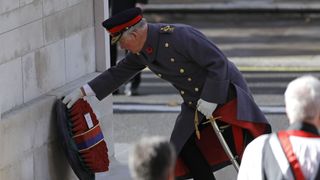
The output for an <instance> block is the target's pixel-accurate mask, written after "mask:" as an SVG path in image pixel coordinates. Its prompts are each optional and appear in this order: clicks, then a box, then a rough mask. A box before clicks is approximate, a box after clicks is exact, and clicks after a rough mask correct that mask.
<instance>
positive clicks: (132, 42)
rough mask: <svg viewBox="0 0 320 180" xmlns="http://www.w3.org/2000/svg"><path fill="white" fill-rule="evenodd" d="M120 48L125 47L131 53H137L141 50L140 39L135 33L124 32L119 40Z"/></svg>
mask: <svg viewBox="0 0 320 180" xmlns="http://www.w3.org/2000/svg"><path fill="white" fill-rule="evenodd" d="M119 44H120V47H121V49H126V50H128V51H130V52H131V53H138V52H140V50H141V44H140V39H139V38H138V36H137V34H134V33H128V34H124V35H123V36H122V37H121V39H120V41H119Z"/></svg>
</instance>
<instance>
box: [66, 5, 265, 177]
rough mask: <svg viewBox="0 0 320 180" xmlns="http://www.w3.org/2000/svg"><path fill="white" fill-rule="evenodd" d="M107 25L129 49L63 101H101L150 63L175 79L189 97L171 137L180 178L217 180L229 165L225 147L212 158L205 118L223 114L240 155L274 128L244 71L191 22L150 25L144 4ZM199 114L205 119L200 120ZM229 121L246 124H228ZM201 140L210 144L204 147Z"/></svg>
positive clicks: (161, 74) (167, 77) (165, 76)
mask: <svg viewBox="0 0 320 180" xmlns="http://www.w3.org/2000/svg"><path fill="white" fill-rule="evenodd" d="M103 26H104V27H105V28H106V30H107V31H108V32H109V33H110V35H111V36H112V41H113V42H117V41H119V43H120V46H121V48H124V49H127V50H128V51H129V53H128V54H127V56H126V57H125V58H124V59H123V60H121V61H120V62H119V63H118V64H117V65H116V66H113V67H111V68H110V69H108V70H106V71H105V72H103V73H102V74H100V75H99V76H98V77H96V78H95V79H93V80H92V81H90V82H89V83H88V84H86V85H84V86H82V87H81V88H79V89H76V90H75V91H73V92H72V93H71V94H69V95H68V96H66V97H65V98H64V100H63V102H64V103H66V104H67V106H68V107H71V106H72V104H73V103H74V102H75V101H76V100H77V99H79V98H82V97H84V96H92V95H95V96H96V97H97V98H98V99H99V100H101V99H103V98H104V97H106V96H107V95H109V94H110V93H112V92H113V91H114V90H115V89H117V88H118V87H119V86H120V85H121V84H123V83H125V82H126V81H128V80H129V79H130V78H131V77H133V76H134V75H135V74H136V73H138V72H140V71H141V70H143V69H144V68H146V67H148V68H149V69H150V70H151V71H152V72H154V73H155V74H157V75H158V76H159V78H162V79H164V80H166V81H168V82H170V83H171V84H172V85H173V86H174V87H175V88H176V89H177V90H178V91H179V93H180V95H181V96H182V98H183V103H182V104H181V112H180V114H179V115H178V117H177V119H176V122H175V125H174V129H173V132H172V135H171V139H170V141H171V142H172V143H173V144H174V146H175V149H176V151H177V154H178V156H179V159H181V161H180V162H182V164H183V165H182V164H181V163H178V164H177V167H176V176H179V177H187V176H188V175H189V177H193V178H194V179H195V180H207V179H208V180H209V179H210V180H212V179H214V176H213V174H212V171H213V170H217V169H219V168H221V167H223V166H225V165H226V164H223V163H222V161H221V159H219V158H220V157H224V156H225V155H220V154H219V152H220V153H221V151H211V150H210V152H212V153H211V156H210V158H211V157H212V158H211V159H210V158H209V159H208V157H209V156H207V155H206V154H208V153H206V150H205V149H207V147H206V146H205V145H206V144H207V141H206V139H207V138H206V137H208V136H207V135H206V134H203V133H202V132H204V130H203V127H202V126H203V125H202V122H204V121H206V119H209V118H211V117H212V115H213V116H220V117H221V119H220V120H221V121H219V122H220V123H219V125H221V126H224V127H227V128H226V132H230V134H233V135H232V136H227V137H226V139H227V140H228V142H230V143H229V144H230V145H231V149H233V152H236V153H237V155H238V156H239V157H240V156H241V153H242V150H243V146H245V145H246V143H247V141H249V140H248V139H250V137H249V136H251V139H252V137H256V136H258V135H261V134H263V133H266V132H270V126H269V124H268V122H267V120H266V118H265V117H264V115H263V113H262V112H261V111H260V109H259V108H258V106H257V105H256V103H255V102H254V100H253V97H252V95H251V92H250V90H249V89H248V87H247V85H246V82H245V80H244V78H243V77H242V75H241V73H240V72H239V71H238V70H237V68H236V67H235V65H234V64H233V63H232V62H230V61H229V60H228V59H227V58H226V57H225V56H224V54H223V53H222V52H221V51H220V50H219V49H218V48H217V47H216V46H215V45H214V44H213V43H212V42H210V41H209V40H208V39H207V38H206V37H205V36H204V35H203V34H202V33H201V32H199V31H197V30H196V29H194V28H192V27H190V26H188V25H181V24H174V25H169V24H151V23H146V21H145V19H143V18H142V14H141V10H140V9H139V8H133V9H129V10H127V11H124V12H122V13H119V14H117V15H115V16H113V17H111V18H109V19H107V20H105V21H104V22H103ZM197 111H199V112H201V113H198V112H197ZM195 115H196V117H197V119H199V123H195ZM226 124H232V125H235V126H234V127H240V128H231V127H229V128H228V126H225V125H226ZM198 125H199V126H198ZM241 128H244V129H247V130H242V129H241ZM199 129H200V131H201V138H200V134H199ZM211 131H212V128H211ZM195 132H197V133H195ZM237 133H238V134H237ZM195 134H198V138H197V137H196V135H195ZM213 137H214V136H213ZM233 137H234V138H235V139H234V138H233ZM242 137H243V138H242ZM214 138H215V139H216V137H214ZM244 139H245V140H244ZM201 142H202V145H204V146H202V148H198V146H201ZM203 142H205V143H203ZM209 142H216V143H215V144H213V145H212V146H211V147H212V148H213V150H215V149H214V148H219V149H221V145H220V144H218V141H214V139H212V141H211V138H209V141H208V143H209ZM231 142H235V143H231ZM238 142H241V143H240V145H239V143H238ZM237 143H238V144H237ZM203 147H205V148H203ZM203 149H204V150H203ZM215 152H216V153H215ZM238 160H240V159H238ZM228 162H229V161H228ZM229 164H230V163H229ZM180 165H181V166H180ZM182 166H184V167H185V168H181V167H182ZM182 171H183V172H186V171H188V174H185V173H182Z"/></svg>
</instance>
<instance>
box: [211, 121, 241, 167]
mask: <svg viewBox="0 0 320 180" xmlns="http://www.w3.org/2000/svg"><path fill="white" fill-rule="evenodd" d="M218 118H219V117H218ZM216 119H217V118H213V117H212V116H211V117H210V120H209V121H210V123H211V125H212V128H213V130H214V132H215V133H216V135H217V137H218V139H219V141H220V143H221V145H222V147H223V150H224V152H225V153H226V154H227V156H228V158H229V159H230V161H231V163H232V165H233V167H234V168H235V170H236V171H237V172H238V171H239V164H238V162H237V160H236V158H235V157H234V155H233V154H232V152H231V150H230V148H229V146H228V144H227V142H226V140H225V139H224V137H223V135H222V130H220V129H219V127H218V125H217V122H216Z"/></svg>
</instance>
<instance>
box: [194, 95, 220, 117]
mask: <svg viewBox="0 0 320 180" xmlns="http://www.w3.org/2000/svg"><path fill="white" fill-rule="evenodd" d="M216 108H217V104H215V103H211V102H207V101H205V100H203V99H199V100H198V104H197V109H198V111H200V112H201V113H202V114H203V115H205V116H206V118H207V119H210V117H212V113H213V111H214V110H215V109H216Z"/></svg>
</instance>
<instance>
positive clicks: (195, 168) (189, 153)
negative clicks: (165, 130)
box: [180, 134, 215, 180]
mask: <svg viewBox="0 0 320 180" xmlns="http://www.w3.org/2000/svg"><path fill="white" fill-rule="evenodd" d="M195 143H196V142H195V135H194V134H192V136H190V138H189V139H188V141H187V142H186V143H185V145H184V146H183V148H182V150H181V152H180V157H181V158H182V160H183V162H184V163H185V165H186V166H187V167H188V168H189V170H190V173H191V174H192V176H193V179H194V180H215V177H214V175H213V173H212V171H211V169H210V166H209V164H208V163H207V161H206V160H205V158H204V157H203V155H202V153H201V152H200V150H199V149H198V147H197V146H196V144H195Z"/></svg>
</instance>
